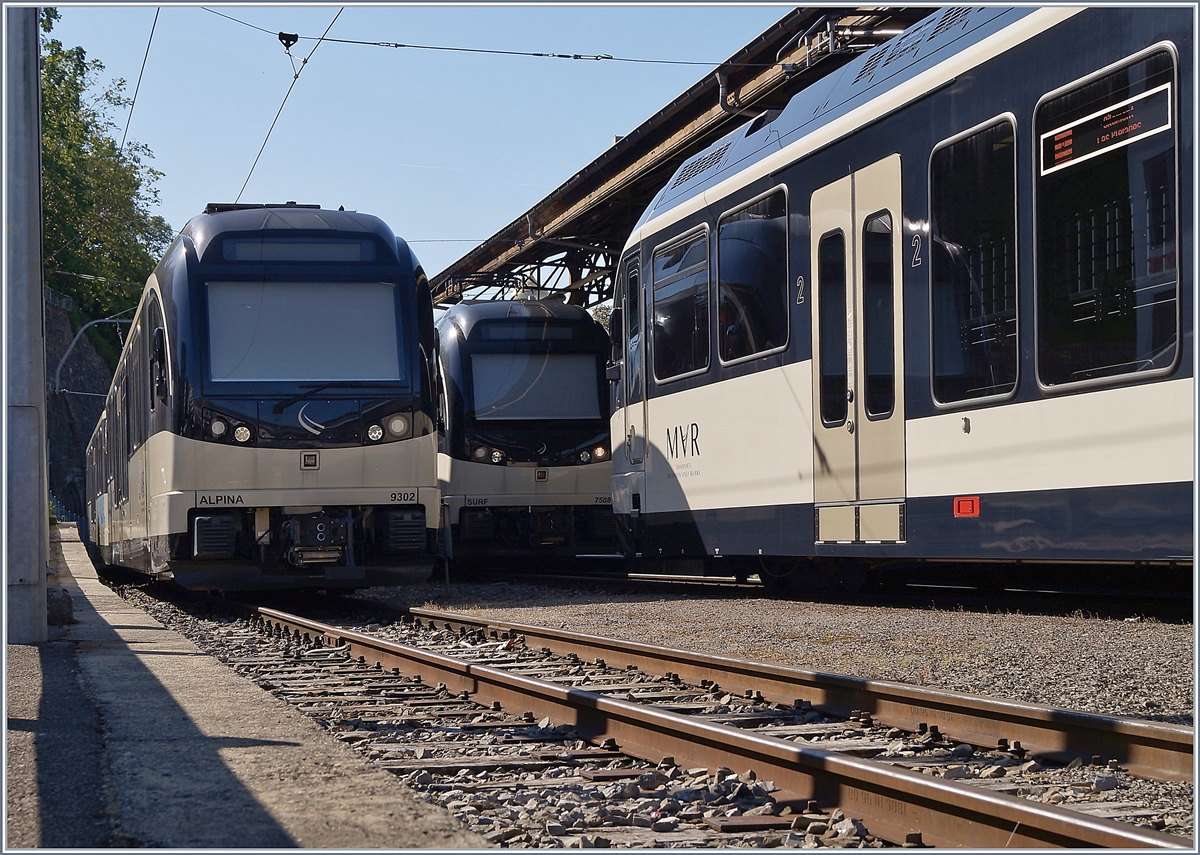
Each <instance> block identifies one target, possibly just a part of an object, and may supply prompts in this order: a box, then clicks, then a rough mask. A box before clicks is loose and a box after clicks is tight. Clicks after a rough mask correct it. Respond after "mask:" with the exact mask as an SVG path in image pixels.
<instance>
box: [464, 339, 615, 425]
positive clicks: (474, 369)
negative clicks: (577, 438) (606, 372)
mask: <svg viewBox="0 0 1200 855" xmlns="http://www.w3.org/2000/svg"><path fill="white" fill-rule="evenodd" d="M517 341H519V340H514V344H515V343H517ZM467 360H468V363H469V365H470V372H469V377H470V399H469V402H468V408H467V415H468V417H469V418H470V419H472V420H474V421H476V422H502V421H519V422H529V421H537V422H539V423H541V424H545V423H547V422H555V421H576V422H579V421H599V420H602V419H604V418H605V416H606V412H605V404H604V402H602V401H601V399H600V385H599V377H600V376H601V374H600V372H601V366H600V361H599V357H598V356H597V355H596V354H595V353H594V352H592V353H588V352H583V351H578V350H559V349H555V348H554V347H544V346H543V347H533V346H531V347H509V348H498V347H489V348H486V349H474V348H473V349H472V351H471V353H470V354H469V355H468V357H467ZM568 390H570V391H571V394H570V395H568ZM485 395H486V397H485V398H484V399H483V400H481V397H483V396H485Z"/></svg>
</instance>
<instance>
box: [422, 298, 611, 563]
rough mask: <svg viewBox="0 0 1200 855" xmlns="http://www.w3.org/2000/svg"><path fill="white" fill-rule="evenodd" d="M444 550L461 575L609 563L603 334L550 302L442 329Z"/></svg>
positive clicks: (475, 305) (459, 316)
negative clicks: (595, 558) (583, 561)
mask: <svg viewBox="0 0 1200 855" xmlns="http://www.w3.org/2000/svg"><path fill="white" fill-rule="evenodd" d="M437 330H438V344H439V357H440V372H439V379H440V382H441V387H440V395H439V399H440V401H441V405H442V409H441V413H440V415H439V427H440V430H439V446H438V482H439V484H440V487H441V491H442V503H443V504H442V531H441V546H442V551H443V553H444V555H445V556H446V558H447V559H448V560H450V561H451V562H452V563H453V566H455V567H456V568H457V569H459V570H464V571H465V570H481V569H484V568H498V567H501V566H503V565H505V564H511V563H512V562H514V561H520V562H521V563H522V564H525V565H528V564H530V563H534V564H536V563H539V561H540V560H543V559H552V560H563V559H569V558H573V557H575V556H577V555H586V554H615V553H616V551H617V541H616V527H615V522H614V518H613V514H612V499H611V496H610V494H609V478H610V476H611V474H612V460H611V455H610V451H609V433H608V426H609V422H608V417H609V407H608V403H609V402H608V390H607V385H606V381H605V371H606V368H605V366H606V363H607V360H608V357H609V354H610V352H611V345H610V342H609V338H608V334H607V333H606V332H605V330H604V327H602V326H601V325H600V324H599V323H597V322H596V321H595V320H594V319H593V318H592V316H591V315H590V314H588V313H587V312H586V311H584V310H583V309H582V308H580V307H578V306H572V305H568V304H566V303H563V302H562V301H556V300H501V301H488V302H474V301H467V302H463V303H458V304H456V305H454V306H451V307H449V308H448V309H447V310H446V311H445V312H444V313H443V314H442V315H441V317H440V318H439V319H438V322H437Z"/></svg>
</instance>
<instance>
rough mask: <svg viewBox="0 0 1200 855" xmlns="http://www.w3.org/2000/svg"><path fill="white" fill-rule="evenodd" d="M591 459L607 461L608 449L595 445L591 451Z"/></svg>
mask: <svg viewBox="0 0 1200 855" xmlns="http://www.w3.org/2000/svg"><path fill="white" fill-rule="evenodd" d="M592 457H594V458H596V460H597V461H600V460H606V459H608V449H607V448H605V447H604V446H603V445H597V446H596V447H595V448H593V449H592Z"/></svg>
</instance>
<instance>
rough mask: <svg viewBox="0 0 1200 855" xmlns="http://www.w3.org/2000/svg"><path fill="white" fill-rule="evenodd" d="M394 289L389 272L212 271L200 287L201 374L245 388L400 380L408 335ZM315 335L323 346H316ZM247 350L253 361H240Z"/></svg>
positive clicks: (404, 380) (405, 378) (407, 373)
mask: <svg viewBox="0 0 1200 855" xmlns="http://www.w3.org/2000/svg"><path fill="white" fill-rule="evenodd" d="M256 290H257V292H258V302H255V301H254V297H255V294H254V292H255V291H256ZM399 290H400V289H399V286H398V284H397V282H396V281H392V280H388V279H374V278H371V279H353V280H339V279H335V278H334V277H322V278H320V279H316V278H306V277H301V276H295V275H288V274H277V275H271V276H254V277H239V276H233V275H230V276H222V275H213V276H209V277H208V278H206V279H205V280H204V287H203V300H204V312H203V317H204V324H205V327H206V330H205V333H204V338H203V342H204V356H205V380H206V382H207V383H209V384H213V385H215V386H218V387H223V388H228V389H238V390H245V391H247V392H249V391H250V390H251V389H252V388H254V387H262V386H270V387H273V388H274V387H281V386H282V387H287V388H291V387H294V386H296V385H297V384H306V383H330V384H333V385H332V388H331V392H336V386H337V384H338V383H347V384H351V383H363V382H367V383H380V384H389V385H390V384H396V385H397V386H405V385H407V384H409V383H411V370H410V365H409V363H410V358H409V354H408V350H409V349H410V347H411V345H412V342H411V341H408V339H407V337H406V336H405V335H403V334H402V330H403V325H402V324H401V323H400V322H399V321H400V318H401V316H402V313H401V309H400V305H399ZM243 297H245V298H246V300H245V301H242V304H241V306H240V308H241V309H242V310H244V311H245V312H246V314H244V315H241V313H240V312H238V313H236V314H238V315H241V316H240V317H239V318H238V319H237V322H236V323H237V327H236V329H235V328H234V327H232V326H231V324H233V323H234V313H235V309H237V308H239V307H238V301H239V300H242V298H243ZM351 297H357V298H359V299H350V298H351ZM246 301H249V302H246ZM256 306H257V309H256V308H255V307H256ZM214 312H216V315H215V317H214ZM264 313H266V314H268V316H269V321H270V322H269V323H268V324H265V325H264V324H263V321H264V320H266V319H267V318H265V317H264ZM247 339H248V340H247ZM318 341H323V342H325V344H327V345H328V346H325V347H322V348H320V349H318V348H315V347H314V344H315V343H316V342H318ZM381 342H384V343H385V344H384V345H383V346H381V345H380V343H381ZM386 343H390V344H391V347H388V346H387V344H386ZM334 355H336V356H337V359H336V360H335V359H333V358H332V357H333V356H334ZM251 357H254V359H256V360H257V362H251V363H250V364H249V367H248V368H247V367H243V366H244V365H246V362H245V360H246V359H248V358H251ZM334 369H336V370H334ZM252 372H253V373H252ZM226 384H228V385H226Z"/></svg>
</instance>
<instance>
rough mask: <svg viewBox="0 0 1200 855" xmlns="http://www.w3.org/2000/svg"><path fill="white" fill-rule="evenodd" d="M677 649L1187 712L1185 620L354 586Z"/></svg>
mask: <svg viewBox="0 0 1200 855" xmlns="http://www.w3.org/2000/svg"><path fill="white" fill-rule="evenodd" d="M355 596H356V597H359V598H369V599H374V600H378V601H380V602H385V603H387V604H389V605H393V606H400V605H408V606H419V607H424V608H430V609H441V610H445V611H453V612H462V613H465V614H470V615H477V616H482V617H490V618H494V619H498V620H506V621H510V622H513V623H527V624H536V625H544V626H558V627H562V628H565V629H569V630H571V631H573V632H581V633H588V634H593V635H602V636H607V637H611V638H624V639H629V640H631V641H638V642H643V643H647V644H660V645H665V646H667V647H676V648H680V649H683V650H696V651H700V652H704V653H709V654H714V655H723V656H733V657H737V658H739V659H750V660H755V661H760V662H766V663H771V664H778V665H784V666H789V667H794V668H803V669H807V670H812V671H824V672H831V673H837V674H847V675H851V676H855V677H861V678H865V679H876V680H892V681H896V682H903V683H910V684H914V685H921V686H930V687H936V688H943V689H952V690H955V691H959V692H967V693H970V694H977V695H986V696H989V697H996V698H1009V699H1013V700H1019V701H1025V702H1030V703H1040V704H1046V705H1048V706H1055V707H1061V708H1065V709H1074V710H1082V711H1086V712H1095V713H1102V714H1106V715H1127V716H1135V717H1138V718H1144V719H1150V720H1154V721H1162V722H1169V723H1174V724H1185V725H1191V724H1192V723H1193V712H1194V697H1195V693H1194V684H1195V679H1196V674H1195V668H1196V665H1195V655H1194V651H1195V634H1194V627H1193V625H1192V624H1191V623H1166V622H1160V621H1158V620H1155V619H1153V618H1143V617H1135V618H1126V619H1121V620H1114V619H1109V618H1100V617H1095V616H1090V615H1088V614H1085V613H1082V612H1076V613H1075V614H1072V615H1041V614H1022V613H1019V612H995V611H993V612H976V611H968V610H965V609H954V610H946V609H937V608H929V607H926V608H917V607H888V606H871V605H854V604H845V603H830V602H802V601H798V600H784V599H773V598H769V597H756V596H753V595H748V596H747V595H741V594H729V593H719V594H713V595H709V594H706V593H703V592H700V593H697V592H694V591H693V592H688V593H683V592H681V593H662V592H654V593H630V592H619V593H615V592H613V591H589V590H566V589H563V588H557V587H547V586H541V585H533V584H524V583H491V584H485V583H472V584H452V585H451V586H450V587H449V589H447V587H446V586H445V585H444V584H441V583H425V584H418V585H410V586H403V587H397V588H371V589H367V590H366V591H362V592H359V593H358V594H356V595H355Z"/></svg>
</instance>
